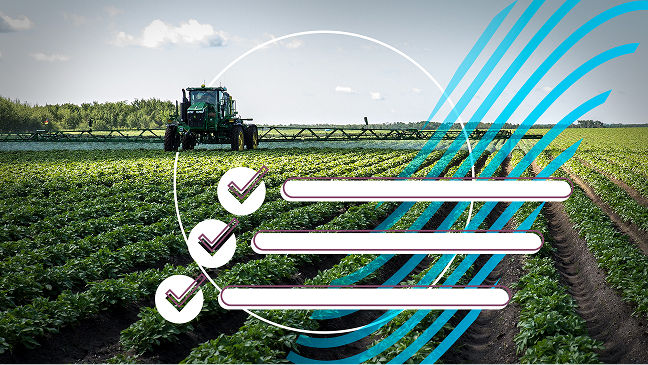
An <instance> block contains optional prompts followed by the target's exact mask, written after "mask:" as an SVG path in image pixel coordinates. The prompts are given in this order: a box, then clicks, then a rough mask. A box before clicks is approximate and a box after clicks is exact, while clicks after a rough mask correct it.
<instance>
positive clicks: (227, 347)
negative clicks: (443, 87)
mask: <svg viewBox="0 0 648 365" xmlns="http://www.w3.org/2000/svg"><path fill="white" fill-rule="evenodd" d="M581 139H582V142H581V143H580V146H579V148H578V150H577V152H576V153H575V155H574V157H572V158H571V159H570V160H569V161H568V162H567V163H565V164H564V166H563V167H562V168H560V169H558V170H557V171H556V172H555V173H553V174H552V176H559V177H568V178H570V179H571V180H572V181H573V185H574V192H573V194H572V195H571V197H570V198H569V199H568V200H566V201H565V202H551V203H546V204H544V205H542V207H541V209H540V206H541V204H540V203H532V202H529V203H524V204H522V205H521V208H520V209H519V210H518V211H517V212H516V213H515V214H514V215H513V218H512V219H511V220H510V221H508V222H503V223H502V222H500V221H499V220H498V219H497V218H498V216H499V215H500V214H502V212H504V211H505V210H506V209H508V208H509V207H510V206H511V204H508V203H497V204H492V205H489V203H483V202H475V206H474V212H477V211H485V212H486V213H485V214H484V215H483V217H481V218H482V220H477V219H476V218H475V219H474V221H471V224H472V229H493V228H492V227H499V228H498V229H517V227H518V226H520V227H522V226H524V225H525V224H528V225H529V227H528V228H526V229H534V230H538V231H540V232H542V234H543V236H544V239H545V244H544V246H543V248H542V249H541V250H540V252H538V253H537V254H534V255H506V256H504V257H503V258H502V259H501V261H500V262H499V263H498V264H497V266H496V267H495V269H494V270H493V271H492V272H491V273H490V274H489V275H488V276H487V277H485V278H484V284H489V285H491V284H495V283H496V282H498V283H499V284H502V285H506V286H507V287H509V288H511V291H512V294H513V300H512V301H511V303H509V304H508V306H507V307H506V308H505V309H502V310H490V311H489V310H487V311H482V312H478V313H479V315H478V316H477V317H476V319H474V322H472V325H470V327H468V329H467V330H466V331H465V333H464V334H463V335H462V336H461V337H459V339H458V340H457V341H456V342H455V343H454V344H453V345H452V346H451V347H450V349H449V350H448V351H446V352H445V353H440V354H437V353H436V352H435V350H436V349H437V348H439V347H441V346H442V345H443V344H444V343H445V339H446V338H447V336H448V335H449V334H450V333H451V332H452V331H453V330H455V329H456V328H458V327H460V326H461V324H462V323H463V322H464V320H466V318H469V316H471V315H472V314H471V313H472V311H470V312H469V311H454V312H456V313H453V314H452V315H451V316H449V317H448V318H445V316H446V314H445V312H444V311H410V310H406V311H401V312H398V313H396V312H394V311H387V312H386V311H375V310H374V311H347V312H340V311H321V310H320V311H303V310H282V311H280V310H265V311H255V313H256V314H258V315H261V316H263V317H265V318H267V319H270V320H272V321H274V322H276V323H280V324H283V325H285V326H293V327H299V328H302V329H305V330H327V331H332V330H338V329H344V328H355V327H360V326H363V325H365V324H367V323H369V322H371V321H373V320H375V319H377V318H382V316H388V318H389V320H388V321H386V323H384V324H382V325H381V326H377V327H375V328H373V329H372V330H371V331H364V332H365V333H364V334H363V335H362V336H360V335H358V336H357V337H353V335H354V333H352V334H346V335H339V334H338V335H327V336H316V335H308V336H307V335H303V334H299V333H295V332H292V331H288V330H284V329H281V328H278V327H274V326H271V325H268V324H267V323H264V322H262V321H260V320H259V319H257V318H255V317H254V316H250V315H248V314H246V313H245V312H243V311H238V310H233V311H227V310H225V309H223V308H221V307H220V306H219V304H218V300H217V296H218V294H219V292H218V290H217V289H216V288H215V287H214V286H213V285H212V284H210V283H209V282H207V283H205V284H204V286H202V291H203V293H204V298H205V299H204V305H203V308H202V310H201V312H200V313H199V314H198V316H197V318H195V319H194V320H192V321H190V322H187V323H184V324H174V323H171V322H168V321H166V320H165V319H164V318H162V317H161V315H160V314H159V313H158V312H157V310H156V306H155V300H154V297H155V292H156V289H157V288H158V285H159V284H160V283H161V282H162V281H163V280H164V279H166V278H168V277H169V276H172V275H179V274H182V275H187V276H190V277H196V276H198V275H199V274H200V273H201V272H200V269H199V267H198V266H197V264H196V263H194V261H193V259H192V258H191V256H190V254H189V252H188V249H187V245H186V243H185V240H184V238H183V235H182V232H181V230H180V227H179V225H178V219H177V217H176V207H175V203H174V179H173V177H174V163H175V160H174V157H175V154H173V153H168V152H167V153H165V152H163V151H161V150H162V148H161V146H158V147H159V149H158V150H153V149H150V148H148V147H146V148H141V149H121V148H118V147H117V148H115V149H98V148H99V147H97V148H93V149H88V150H83V149H79V150H61V149H58V150H57V149H56V147H52V148H53V149H52V150H47V149H46V150H31V151H30V150H20V151H12V150H10V149H11V148H3V146H0V171H1V174H0V186H1V189H0V196H1V199H2V204H1V205H0V260H1V261H0V291H1V295H0V311H1V312H0V363H24V362H28V363H29V362H55V363H78V362H81V363H106V362H111V363H151V362H155V363H179V362H186V363H205V362H207V363H285V362H290V361H292V362H297V363H299V362H304V361H306V360H308V361H322V362H330V361H333V360H340V362H343V363H387V362H390V361H391V362H393V363H404V362H410V363H420V362H422V361H430V360H433V361H436V362H440V363H520V362H522V363H646V362H648V256H647V255H648V239H646V237H648V172H647V167H648V164H647V163H646V162H645V158H646V156H648V146H647V145H646V142H648V128H604V129H581V128H574V129H567V130H566V131H565V132H564V133H563V134H562V135H561V136H560V137H559V138H558V139H557V140H555V141H554V142H553V143H552V144H551V145H550V146H549V148H548V149H547V150H546V151H545V152H543V153H542V154H541V155H540V156H539V157H538V158H536V159H535V160H534V162H533V163H532V164H531V165H530V166H528V168H527V167H526V166H523V168H521V169H518V170H521V171H519V172H520V173H519V174H518V176H535V175H537V174H539V173H540V171H541V170H542V169H543V168H545V167H546V166H548V165H549V164H550V162H551V161H552V160H553V159H554V158H556V157H557V156H558V155H559V154H560V153H562V152H563V151H565V150H567V149H568V148H569V147H571V146H572V145H573V144H574V143H576V142H578V141H579V140H581ZM534 143H536V140H525V141H523V142H522V143H520V144H519V145H518V146H517V147H516V148H515V149H514V150H513V151H512V153H510V154H508V156H507V157H506V158H505V159H504V162H503V163H502V164H499V163H498V162H497V161H498V160H497V156H499V155H498V151H499V150H500V148H501V147H502V145H503V142H502V141H497V143H494V144H493V145H492V146H490V148H488V149H486V151H485V153H484V154H483V155H482V156H479V157H475V158H474V162H475V171H476V173H477V174H479V173H480V172H485V173H488V174H492V176H507V175H508V174H509V173H511V171H513V170H514V169H515V167H516V166H518V163H521V161H523V157H524V156H525V154H526V153H527V152H528V151H529V150H530V149H531V148H532V147H533V144H534ZM368 144H369V145H370V143H368ZM152 145H154V146H155V145H156V144H152ZM296 145H297V144H296ZM332 145H334V144H332ZM389 145H390V144H389V142H380V147H381V148H369V147H368V146H365V147H363V148H358V147H357V146H355V147H354V146H350V147H349V148H331V147H328V146H329V145H327V144H319V145H318V144H317V143H311V142H309V143H308V148H295V147H290V148H286V147H282V146H284V145H282V146H279V148H263V147H264V146H263V145H262V146H261V148H260V149H258V150H251V151H243V152H232V151H228V150H224V149H197V150H194V151H183V152H180V154H179V157H178V159H177V177H176V187H177V202H178V207H177V209H178V212H179V215H180V217H181V219H182V224H183V226H184V229H185V230H186V231H187V234H188V232H189V231H190V230H191V228H193V227H194V226H196V225H197V224H198V223H199V222H201V221H204V220H206V219H218V220H221V221H226V222H227V221H230V220H231V219H232V218H234V217H235V216H234V215H232V214H231V213H229V212H228V211H227V210H226V209H225V208H223V207H222V206H221V205H220V203H219V199H218V193H217V186H218V182H219V180H220V179H221V177H222V176H223V175H224V174H225V172H227V171H228V170H229V169H231V168H233V167H241V166H243V167H249V168H251V169H254V170H259V169H260V168H261V167H262V166H266V167H267V168H268V171H269V172H268V173H267V175H265V176H264V177H263V181H264V183H265V185H266V187H267V193H266V197H265V201H264V203H263V204H262V206H261V207H260V208H259V209H258V210H257V211H255V212H254V213H252V214H250V215H248V216H245V217H238V219H239V224H238V226H237V227H236V251H235V253H234V256H233V258H232V259H231V261H230V262H228V263H227V264H226V265H224V266H221V267H219V268H216V269H207V270H208V272H209V274H210V276H211V277H212V278H213V279H214V281H215V283H216V284H218V285H219V286H220V287H223V286H225V285H228V284H229V285H234V284H240V285H271V284H305V285H329V284H332V283H333V284H335V283H337V284H342V283H347V282H348V280H351V279H352V280H353V283H357V284H375V285H379V284H383V283H385V282H389V283H390V285H397V284H410V285H414V284H419V283H422V284H424V285H429V284H431V281H432V279H434V278H436V276H437V273H436V272H435V268H436V267H437V265H436V264H439V265H441V264H445V262H444V261H443V260H445V258H444V256H442V255H390V256H385V255H260V254H258V253H255V252H254V251H253V250H252V248H251V245H250V240H251V238H252V237H253V235H254V234H255V232H257V231H258V230H261V229H272V230H280V229H299V230H360V229H362V230H370V229H374V228H376V227H377V226H378V225H379V224H381V222H383V221H384V220H385V219H386V218H387V217H389V216H390V214H391V213H392V212H394V211H395V209H397V207H398V205H399V204H398V203H383V204H376V203H351V202H288V201H285V200H284V199H283V198H282V196H281V193H280V187H281V184H282V183H283V182H284V181H285V179H287V178H289V177H293V176H344V177H367V176H375V177H393V176H398V175H399V174H400V173H401V172H403V169H404V168H405V167H406V166H407V165H408V163H409V162H410V161H412V159H414V158H415V156H416V155H417V152H418V148H420V144H417V145H416V146H415V148H403V147H402V144H400V145H399V144H398V143H393V145H394V146H396V147H395V148H388V147H389ZM63 146H65V144H64V145H63ZM399 146H400V147H399ZM442 146H445V148H447V144H445V145H442ZM444 152H445V150H444V149H443V148H439V149H436V150H434V151H432V152H431V153H430V154H429V155H428V156H427V157H426V158H425V160H424V161H423V163H422V164H421V165H420V167H419V168H418V169H417V170H416V171H415V172H414V173H413V175H414V176H419V177H422V176H426V175H428V174H436V175H437V176H455V177H459V176H461V177H463V176H466V174H465V171H466V170H465V169H464V167H465V166H470V161H471V160H470V159H469V157H468V153H467V151H466V150H465V149H462V150H460V151H458V153H456V154H451V155H444ZM491 162H493V163H492V164H491ZM495 164H497V166H496V167H497V168H493V166H494V165H495ZM489 166H490V169H489ZM520 166H522V165H520ZM461 204H462V203H449V202H446V203H443V204H439V205H438V206H437V207H436V211H434V212H433V214H432V215H431V219H429V220H427V221H426V222H423V223H420V222H419V220H420V218H419V217H420V216H421V213H423V212H424V211H427V210H429V208H428V207H429V206H430V204H429V203H423V202H418V203H415V204H414V203H412V204H411V207H410V209H409V210H408V211H407V213H405V214H404V215H403V216H402V218H400V220H398V221H397V222H395V224H394V225H393V226H391V229H408V228H409V227H412V226H414V225H417V224H418V225H419V228H418V229H463V228H464V225H465V222H466V219H467V217H468V209H466V206H462V205H461ZM487 207H490V208H489V209H492V210H486V209H483V210H480V209H481V208H487ZM489 212H490V213H489ZM538 212H539V213H538ZM535 214H538V215H537V218H536V219H535V221H534V220H533V219H531V220H529V219H530V217H534V216H535ZM450 218H458V219H456V220H455V219H450ZM531 223H533V224H532V225H531ZM494 256H497V255H456V257H455V258H454V260H453V261H451V263H448V265H449V267H450V268H449V270H447V271H444V272H443V273H442V274H441V277H442V279H441V282H440V283H446V284H449V285H450V284H462V285H468V283H471V282H472V280H473V279H474V278H475V277H476V276H477V275H479V274H478V273H479V272H480V269H481V268H482V267H484V266H485V265H487V263H488V262H490V261H491V260H492V259H494ZM381 260H382V261H381ZM374 263H380V264H382V265H378V266H379V267H377V268H376V269H375V270H367V269H363V268H367V267H371V265H373V264H374ZM444 266H445V265H444ZM406 268H407V270H406ZM430 277H432V279H430ZM392 312H394V313H393V314H392ZM422 312H424V313H422ZM437 320H439V321H440V322H439V321H437ZM410 323H411V324H412V326H410V327H408V328H410V330H409V331H404V330H403V328H405V327H404V326H408V325H409V324H410ZM433 323H441V326H439V328H436V330H435V331H431V330H430V328H432V327H431V325H432V324H433Z"/></svg>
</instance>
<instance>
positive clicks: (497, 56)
mask: <svg viewBox="0 0 648 365" xmlns="http://www.w3.org/2000/svg"><path fill="white" fill-rule="evenodd" d="M543 3H544V0H535V1H534V2H533V3H531V5H529V7H528V8H527V9H526V10H525V12H524V13H523V14H522V16H521V17H520V18H519V19H518V20H517V21H516V23H515V25H514V26H513V27H512V28H511V30H510V31H509V32H508V33H507V35H506V36H505V38H504V40H503V41H502V42H501V43H500V44H499V45H498V47H497V49H496V50H495V52H493V54H492V55H491V57H490V58H489V59H488V61H487V62H486V64H485V65H484V67H482V69H481V70H480V72H479V74H478V75H477V77H476V78H475V80H473V82H472V83H471V84H470V86H469V88H468V90H467V91H466V93H464V95H463V96H462V98H461V99H460V101H459V103H458V104H457V105H456V106H455V108H453V112H455V111H457V110H460V111H459V112H458V114H457V115H456V117H458V115H459V114H461V112H462V111H463V109H464V108H465V107H466V106H467V104H468V103H469V102H470V100H472V98H473V97H474V94H475V93H476V92H477V90H479V88H480V87H481V86H482V84H483V83H484V81H485V80H486V78H487V77H488V76H490V73H491V72H492V70H493V69H494V68H495V66H496V65H497V64H498V63H499V61H500V60H501V58H502V57H503V55H504V54H505V53H506V51H507V50H508V49H509V48H510V46H511V44H512V43H513V41H514V40H515V39H516V38H517V36H518V35H519V34H520V32H521V31H522V29H524V27H525V26H526V25H527V24H528V22H529V20H530V19H531V18H532V17H533V15H535V13H536V12H537V10H538V8H539V7H540V6H541V5H542V4H543ZM514 5H515V3H513V4H511V5H509V6H508V7H507V8H505V9H504V10H502V11H501V12H500V13H499V14H497V15H496V16H495V18H494V19H493V20H492V21H491V25H489V27H488V28H487V30H486V32H485V33H484V34H486V33H487V32H489V31H490V30H491V28H492V27H494V29H492V30H493V32H494V31H495V30H496V29H497V27H499V25H500V24H501V22H502V21H503V20H504V18H505V17H506V15H507V14H508V13H509V12H510V10H511V9H512V7H513V6H514ZM561 9H563V8H562V7H561ZM559 11H561V10H559ZM557 13H558V12H557ZM563 16H564V15H563ZM560 18H562V17H554V16H552V18H550V20H549V21H548V22H547V23H549V22H555V23H557V22H558V21H559V20H560ZM545 25H546V24H545ZM491 26H492V27H491ZM554 27H555V24H552V23H549V26H547V27H545V26H543V28H542V29H543V30H541V31H539V32H538V33H539V34H540V35H539V36H538V34H536V36H537V38H536V37H534V40H535V41H537V43H538V44H539V43H540V42H541V41H542V39H544V37H546V34H545V35H542V34H543V33H542V32H544V31H546V32H547V33H548V32H549V31H550V30H551V29H553V28H554ZM484 34H482V36H481V37H480V40H481V39H482V38H485V37H484ZM491 36H492V34H491ZM491 36H489V37H488V39H490V37H491ZM479 42H480V41H479V40H478V44H476V45H475V47H474V48H476V47H482V46H481V45H480V44H479ZM484 46H485V44H484ZM536 47H537V45H536V46H535V47H533V49H535V48H536ZM482 48H483V47H482ZM525 50H527V47H525ZM527 52H528V50H527ZM526 58H528V56H527V57H526ZM467 59H468V57H467ZM516 61H517V59H516ZM524 61H526V59H525V60H524ZM524 61H519V62H521V63H522V64H523V63H524ZM464 62H466V60H464ZM473 62H474V60H473ZM462 64H463V63H462ZM470 64H472V62H470ZM520 67H521V64H520ZM460 69H461V66H460ZM460 69H458V70H457V72H455V75H456V74H458V73H461V71H460ZM464 73H465V72H464ZM461 77H463V75H462V76H461ZM511 77H512V75H511ZM509 82H510V80H509ZM507 83H508V82H507ZM455 87H456V85H455ZM502 88H503V87H502ZM451 91H452V90H451ZM448 94H449V93H448ZM489 95H490V94H489ZM460 105H463V106H461V107H460ZM435 113H436V112H433V113H432V114H435ZM456 119H457V118H449V119H446V120H444V122H443V124H442V125H441V127H439V129H438V130H437V131H435V133H434V134H433V136H432V138H431V139H430V140H429V141H428V142H426V144H425V145H424V146H423V148H422V149H421V151H419V153H418V154H417V155H416V157H414V159H413V160H412V161H411V162H410V163H409V164H408V165H407V166H406V167H405V169H403V171H402V172H401V173H400V174H399V175H398V176H411V175H412V174H413V173H414V172H415V171H416V170H418V168H419V167H420V166H421V164H422V163H423V162H424V161H425V159H426V158H427V156H428V155H429V154H430V153H431V152H432V151H433V150H434V148H435V147H436V146H437V144H438V140H437V138H438V137H440V136H441V134H445V133H446V132H447V131H448V130H449V129H450V127H451V126H452V124H453V123H454V122H455V121H456ZM428 120H429V119H428ZM473 124H474V123H473ZM472 129H474V127H472V128H471V130H470V132H468V133H471V132H472ZM464 132H465V131H464ZM437 133H438V134H437ZM457 140H459V139H457ZM455 141H456V140H455ZM446 154H447V151H446ZM444 156H445V155H444ZM442 161H444V158H443V157H442V158H441V159H440V160H439V161H437V163H435V165H434V167H433V171H434V172H430V173H429V174H428V176H438V174H439V173H440V171H439V172H437V171H436V170H438V168H437V166H441V165H443V168H442V169H441V171H443V169H445V167H446V166H447V164H448V163H449V162H450V159H447V163H445V164H444V163H443V162H442ZM435 173H436V175H435ZM413 205H414V203H413V202H404V203H402V204H401V205H400V206H399V207H398V208H396V210H395V211H394V212H392V214H390V215H389V216H388V217H387V219H385V220H384V221H383V222H382V223H381V224H380V225H379V227H378V228H377V229H389V228H391V227H392V226H393V225H394V224H396V222H398V220H400V218H402V217H403V215H405V213H407V212H408V211H409V210H410V209H411V208H412V206H413ZM439 206H440V204H434V205H431V206H428V208H427V209H426V210H425V212H424V217H431V216H432V215H433V214H434V213H435V212H436V211H437V210H438V207H439ZM428 220H429V218H427V219H425V220H424V222H427V221H428ZM424 222H422V221H421V220H420V218H419V219H418V220H417V221H416V222H415V224H414V225H413V226H414V227H419V226H420V227H423V226H424V224H425V223H424ZM411 229H421V228H411ZM392 257H393V256H392ZM382 260H385V258H384V257H383V258H382ZM381 266H382V265H379V264H372V263H370V264H369V265H367V266H365V267H364V268H363V269H361V273H360V274H356V273H354V274H352V275H354V277H358V278H363V277H366V276H367V275H369V274H371V273H372V272H374V271H375V270H377V269H378V268H380V267H381ZM341 280H342V281H344V282H345V283H349V281H351V280H353V279H352V278H351V277H345V278H343V279H341ZM352 282H353V281H352ZM313 315H314V316H315V313H314V314H313ZM317 315H318V316H319V314H317Z"/></svg>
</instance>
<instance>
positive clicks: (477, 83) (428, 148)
mask: <svg viewBox="0 0 648 365" xmlns="http://www.w3.org/2000/svg"><path fill="white" fill-rule="evenodd" d="M544 2H545V0H533V1H532V2H531V4H530V5H529V6H528V7H527V8H526V10H525V11H524V13H522V15H521V16H520V18H519V19H518V20H517V21H516V22H515V24H513V27H512V28H511V29H510V30H509V31H508V33H506V36H504V39H503V40H502V42H500V44H499V45H498V46H497V48H495V51H493V54H492V55H491V56H490V57H489V58H488V60H487V61H486V64H484V66H483V67H482V68H481V70H479V73H478V74H477V76H475V79H474V80H473V81H472V82H471V83H470V85H469V86H468V89H467V90H466V91H465V92H464V94H463V95H462V96H461V98H460V99H459V101H458V102H457V104H456V105H455V106H454V107H453V108H452V111H450V115H448V117H447V118H446V119H445V120H444V121H443V124H442V125H441V126H440V127H439V128H438V129H437V130H436V131H435V132H434V135H433V137H432V138H431V139H430V140H428V142H426V143H425V145H424V146H423V148H421V150H420V151H419V153H418V154H417V155H416V157H414V159H413V160H412V161H411V162H410V163H409V164H408V165H407V166H406V167H405V169H404V170H403V171H402V172H401V174H399V176H410V175H411V174H413V173H414V172H415V171H416V170H418V168H419V167H420V166H421V164H422V163H423V161H425V159H426V158H427V156H428V155H429V154H430V153H431V152H432V151H433V150H434V148H435V147H436V145H437V144H438V142H439V140H437V139H435V137H434V136H437V133H438V134H439V135H441V134H445V133H446V132H447V131H448V130H449V129H450V127H451V126H452V125H453V124H454V122H455V121H456V120H457V119H458V117H459V115H461V113H462V112H463V111H464V109H465V108H466V106H468V103H470V101H471V100H472V98H473V97H474V96H475V94H476V93H477V91H478V90H479V88H481V87H482V85H483V84H484V82H485V81H486V79H487V78H488V76H490V74H491V73H492V72H493V70H494V69H495V66H497V64H498V63H499V62H500V61H501V60H502V58H503V57H504V54H505V53H506V51H508V49H509V48H510V47H511V45H512V44H513V41H515V40H516V39H517V37H518V36H519V35H520V33H521V32H522V30H523V29H524V27H525V26H526V25H527V24H528V23H529V21H530V20H531V18H532V17H533V15H535V13H536V12H537V11H538V9H539V8H540V6H541V5H542V4H543V3H544ZM466 137H467V136H466Z"/></svg>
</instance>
